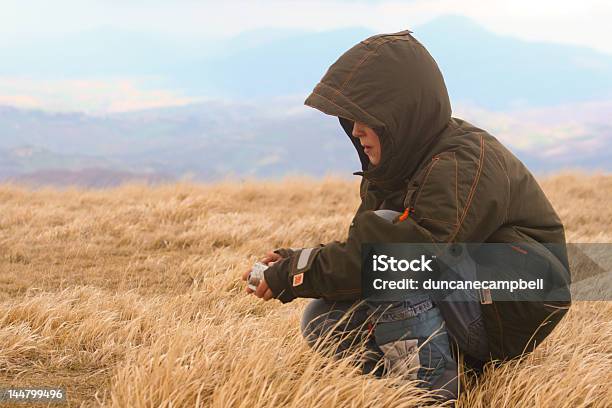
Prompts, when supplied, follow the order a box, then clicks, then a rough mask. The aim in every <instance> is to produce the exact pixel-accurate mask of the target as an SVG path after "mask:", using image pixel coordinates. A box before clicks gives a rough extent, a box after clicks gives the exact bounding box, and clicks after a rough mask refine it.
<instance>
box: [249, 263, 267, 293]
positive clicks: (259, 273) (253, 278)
mask: <svg viewBox="0 0 612 408" xmlns="http://www.w3.org/2000/svg"><path fill="white" fill-rule="evenodd" d="M266 269H268V265H266V264H263V263H261V262H255V265H253V269H251V273H249V279H248V280H247V282H248V287H249V289H251V290H255V289H257V285H259V282H261V280H262V279H263V278H264V271H265V270H266Z"/></svg>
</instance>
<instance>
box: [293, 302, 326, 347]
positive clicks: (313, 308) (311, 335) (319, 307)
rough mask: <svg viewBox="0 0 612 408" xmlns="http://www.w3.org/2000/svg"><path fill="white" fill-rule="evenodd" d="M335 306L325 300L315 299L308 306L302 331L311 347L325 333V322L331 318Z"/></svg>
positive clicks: (303, 319)
mask: <svg viewBox="0 0 612 408" xmlns="http://www.w3.org/2000/svg"><path fill="white" fill-rule="evenodd" d="M332 309H333V304H332V303H330V302H327V301H326V300H324V299H314V300H312V301H310V303H308V304H307V305H306V308H305V309H304V313H303V314H302V321H301V324H300V329H301V332H302V336H303V337H304V339H305V340H306V342H307V343H308V345H309V346H311V347H312V346H313V345H314V344H315V343H316V341H317V339H318V338H319V337H320V336H321V334H322V332H323V325H324V324H325V321H326V320H328V319H329V318H330V316H329V315H330V312H331V310H332Z"/></svg>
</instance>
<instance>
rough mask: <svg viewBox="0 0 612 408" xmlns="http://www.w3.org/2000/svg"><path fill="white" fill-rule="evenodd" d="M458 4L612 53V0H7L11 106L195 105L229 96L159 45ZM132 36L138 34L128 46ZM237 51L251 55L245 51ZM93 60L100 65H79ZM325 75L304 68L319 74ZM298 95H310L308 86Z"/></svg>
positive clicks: (207, 46)
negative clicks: (189, 81) (194, 82)
mask: <svg viewBox="0 0 612 408" xmlns="http://www.w3.org/2000/svg"><path fill="white" fill-rule="evenodd" d="M448 14H454V15H460V16H465V17H468V18H469V19H471V20H472V21H474V22H475V23H477V24H478V25H480V26H482V27H484V28H486V29H487V30H488V31H491V32H492V33H496V34H501V35H506V36H511V37H513V38H516V39H523V40H528V41H539V42H550V43H551V44H552V43H560V44H566V45H570V44H572V45H577V46H582V47H589V48H592V49H595V50H598V51H599V52H604V53H607V54H609V55H612V41H610V39H612V24H610V23H609V22H610V21H612V1H609V0H584V1H580V2H578V1H559V0H557V1H552V0H515V1H499V0H462V1H456V0H410V1H386V0H380V1H342V0H292V1H277V0H269V1H253V0H251V1H223V2H220V1H191V0H174V1H160V0H56V1H48V0H31V1H28V0H4V1H3V2H2V12H1V13H0V54H2V55H3V56H4V58H5V60H4V61H3V67H0V105H12V106H19V107H26V108H41V109H48V110H64V111H70V110H82V111H86V112H102V113H103V112H116V111H126V110H135V109H144V108H151V107H159V106H168V105H183V104H187V103H191V102H196V101H201V100H204V99H206V98H207V97H209V96H211V97H215V98H216V97H218V96H219V95H208V94H205V93H201V94H197V95H194V94H193V93H189V92H185V91H184V89H180V87H176V86H175V84H170V83H169V81H166V79H167V78H165V77H164V76H163V75H160V74H159V72H160V70H161V71H163V69H166V68H167V67H162V68H160V69H158V70H157V71H155V72H153V73H151V69H149V68H150V65H147V64H150V62H151V61H150V60H148V59H147V58H149V57H150V56H151V55H153V56H154V55H155V54H156V52H157V50H158V49H163V50H165V52H167V54H164V55H163V58H167V59H169V60H171V59H172V57H173V53H174V50H175V49H176V50H178V49H179V48H182V49H180V50H179V51H180V52H181V53H182V54H181V58H183V60H182V63H184V64H187V63H186V62H185V61H184V60H185V56H187V57H188V58H191V56H193V59H194V62H193V63H192V64H191V65H190V69H191V70H192V71H196V72H197V71H198V70H199V69H200V67H203V65H205V64H206V61H202V58H205V57H206V56H207V53H210V52H211V50H214V49H215V48H216V47H217V48H218V46H219V44H221V45H220V46H221V47H226V46H227V40H228V39H229V38H232V37H235V36H237V35H240V34H241V33H243V32H246V31H250V32H252V30H259V33H260V34H261V33H263V34H264V35H265V33H270V35H272V33H274V32H276V31H279V30H280V31H281V32H282V30H287V29H291V30H300V31H304V32H307V31H308V32H327V31H332V30H339V29H343V28H349V27H350V28H353V29H355V28H360V29H363V30H366V31H368V32H372V33H373V32H393V31H399V30H403V29H406V28H414V27H418V26H422V25H423V24H425V23H427V22H429V21H431V20H432V19H435V18H437V17H440V16H442V15H448ZM125 36H129V37H130V38H129V41H131V42H128V41H126V42H124V47H121V44H122V41H123V40H122V38H123V37H125ZM281 36H282V34H281ZM450 41H452V39H451V40H450ZM117 44H119V46H117ZM317 44H325V41H321V42H320V43H317ZM343 44H344V43H343ZM336 46H337V47H339V46H340V45H336ZM474 46H475V47H478V45H477V44H475V45H474ZM71 47H72V48H71ZM130 47H131V48H130ZM186 47H187V49H185V48H186ZM322 47H323V46H321V48H322ZM119 48H126V49H123V50H119ZM447 48H448V46H447ZM217 51H218V50H217ZM235 51H236V50H235V49H234V52H235ZM325 51H326V50H321V53H324V52H325ZM339 51H340V49H334V50H333V53H337V52H339ZM177 52H178V51H177ZM327 52H329V50H327ZM88 53H89V54H88ZM141 54H142V57H141ZM166 55H168V57H167V56H166ZM130 57H131V58H130ZM580 58H581V59H580V61H579V62H580V64H587V65H589V64H590V65H593V64H595V65H597V64H602V62H601V61H600V60H599V59H597V58H592V57H590V56H589V57H585V58H583V57H580ZM113 60H115V61H113ZM117 61H123V62H124V64H123V66H122V67H121V68H117V67H116V66H115V67H114V70H111V69H107V68H106V65H112V64H113V63H114V62H117ZM236 61H237V62H238V64H240V59H239V58H237V59H236ZM158 62H159V61H155V63H158ZM171 62H172V61H170V63H171ZM330 62H331V61H330ZM107 63H108V64H107ZM96 64H97V65H96ZM126 64H127V65H128V66H126ZM83 65H87V66H88V68H87V69H81V70H79V68H81V66H83ZM115 65H117V64H115ZM603 66H604V68H603V69H608V68H607V67H608V65H605V64H604V65H603ZM204 68H205V67H204ZM595 68H596V67H595ZM322 69H323V67H317V70H322ZM470 69H471V68H470ZM169 70H170V68H168V72H169ZM311 71H312V70H311ZM84 72H85V73H84ZM455 72H456V71H455ZM455 72H452V73H451V74H455ZM41 73H43V74H47V75H41ZM172 74H173V75H175V76H182V77H185V76H187V74H188V73H187V72H182V71H180V70H179V71H176V70H175V71H173V72H172ZM320 74H322V72H318V71H317V72H308V73H303V76H306V75H308V76H313V78H310V77H309V80H311V81H315V80H316V78H317V76H319V75H320ZM169 76H170V75H168V77H169ZM253 83H254V84H255V82H253ZM254 86H256V85H254ZM189 89H191V88H189ZM300 92H302V90H301V91H300ZM294 96H296V100H298V99H299V98H301V97H302V96H303V95H302V94H301V93H300V94H299V95H294Z"/></svg>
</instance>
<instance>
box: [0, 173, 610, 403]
mask: <svg viewBox="0 0 612 408" xmlns="http://www.w3.org/2000/svg"><path fill="white" fill-rule="evenodd" d="M542 185H543V187H544V189H545V190H546V192H547V193H548V195H549V197H550V199H551V201H552V202H553V204H554V205H555V207H556V209H557V210H558V212H559V214H560V215H561V217H562V218H563V220H564V222H565V225H566V229H567V236H568V240H569V241H571V242H612V236H611V235H610V231H612V228H611V227H612V207H611V206H610V204H609V203H610V202H612V176H607V175H595V176H592V175H584V174H576V173H567V174H561V175H558V176H555V177H552V178H547V179H545V180H543V181H542ZM357 188H358V185H357V184H355V183H353V182H348V181H343V180H340V179H333V178H329V179H325V180H323V181H313V180H307V179H298V178H294V179H287V180H285V181H283V182H277V183H274V182H259V181H257V182H256V181H251V182H247V183H229V182H228V183H218V184H214V185H195V184H174V185H167V186H159V187H146V186H136V185H132V186H124V187H121V188H117V189H112V190H105V191H81V190H64V191H58V190H52V189H45V190H38V191H30V190H27V189H23V188H19V187H16V186H10V185H4V186H0V302H1V304H0V386H7V385H13V386H36V385H38V386H41V385H47V386H51V385H58V386H59V385H62V386H65V387H66V388H67V390H68V399H69V405H70V406H98V405H104V406H114V407H128V406H130V407H158V406H165V407H170V406H172V407H181V406H198V405H200V406H214V407H226V406H242V407H249V408H252V407H260V406H261V407H263V406H296V407H298V406H299V407H315V406H326V407H333V406H354V407H360V406H405V407H409V406H419V405H422V404H423V403H424V401H426V400H427V396H426V395H423V394H422V393H419V391H417V390H416V389H415V388H414V387H413V386H411V385H405V386H398V385H397V384H394V383H393V381H392V380H376V379H373V378H370V377H366V376H361V375H359V374H358V372H357V371H356V369H355V368H353V367H352V366H351V365H350V364H348V363H347V362H334V361H332V360H330V359H327V358H325V357H323V356H321V355H319V354H317V353H313V352H312V351H311V350H309V349H308V347H307V346H306V344H305V343H304V342H303V341H302V339H301V336H300V334H299V328H298V327H299V319H300V312H301V310H302V308H303V307H304V305H305V304H306V302H307V301H306V300H297V301H295V302H293V303H290V304H287V305H281V304H279V303H277V302H276V301H271V302H267V303H263V302H261V301H259V300H258V299H256V298H254V297H252V296H248V295H246V294H245V293H244V292H243V282H242V281H240V279H239V275H240V274H241V272H242V271H243V270H244V269H245V268H247V267H248V266H249V265H250V264H251V263H252V262H253V261H255V260H256V258H258V257H259V256H261V255H262V254H263V253H264V252H266V251H268V250H270V249H273V248H276V247H281V246H307V245H310V244H318V243H321V242H328V241H331V240H335V239H338V240H342V239H343V238H344V236H345V233H346V229H347V227H348V223H349V222H350V220H351V217H352V216H353V214H354V211H355V209H356V208H357V204H358V192H357V191H358V190H357ZM611 383H612V303H610V302H590V303H586V302H582V303H576V304H575V305H574V306H573V308H572V309H571V311H570V312H569V314H568V315H567V316H566V318H565V319H564V321H563V322H562V324H561V325H560V326H559V327H558V328H557V329H556V330H555V332H554V333H553V334H552V335H551V336H550V337H549V338H548V339H547V340H546V342H545V343H544V344H542V346H541V347H540V348H538V350H537V351H536V352H535V353H533V354H531V355H529V356H528V357H526V358H524V359H523V360H522V361H519V362H512V363H509V364H505V365H503V366H501V367H498V368H495V369H492V370H489V371H487V372H486V373H485V375H484V376H483V377H482V378H481V379H479V383H478V384H476V383H472V384H470V385H469V386H468V387H467V389H466V391H465V393H464V394H463V395H462V397H461V399H460V401H459V403H458V406H461V407H468V406H469V407H499V406H508V407H514V406H546V407H548V406H550V407H598V406H599V407H605V406H611V405H612V391H611V387H610V384H611Z"/></svg>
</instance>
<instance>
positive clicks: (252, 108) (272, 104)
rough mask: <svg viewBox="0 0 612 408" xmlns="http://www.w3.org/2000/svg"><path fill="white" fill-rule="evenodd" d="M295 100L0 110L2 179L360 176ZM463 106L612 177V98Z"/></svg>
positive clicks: (551, 164)
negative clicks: (508, 108) (541, 105)
mask: <svg viewBox="0 0 612 408" xmlns="http://www.w3.org/2000/svg"><path fill="white" fill-rule="evenodd" d="M300 103H301V100H285V99H283V100H272V99H271V100H267V101H265V103H261V104H257V103H230V102H227V101H218V102H214V101H210V102H207V103H202V104H196V105H189V106H185V107H177V108H164V109H153V110H147V111H141V112H132V113H123V114H114V115H106V116H91V115H85V114H72V113H68V114H62V113H48V112H42V111H31V110H21V109H15V108H0V134H1V135H2V137H1V138H0V180H3V179H4V180H6V179H8V178H13V179H15V178H16V177H17V178H18V179H23V180H26V179H27V180H30V181H32V180H41V182H42V181H44V182H52V181H53V178H54V177H57V179H58V183H59V184H65V183H64V181H63V180H66V179H70V180H77V181H79V180H83V182H82V183H79V184H84V185H92V184H95V183H96V181H95V178H94V179H93V180H92V179H91V177H90V176H91V174H92V171H91V169H92V168H95V172H94V174H96V175H98V176H99V177H102V176H100V175H101V174H102V173H103V172H105V171H106V172H108V177H113V176H117V177H118V179H119V180H124V179H126V177H128V176H129V177H132V178H138V179H146V180H151V181H156V180H168V179H179V178H182V177H185V176H188V177H191V178H194V179H196V180H204V181H210V180H217V179H220V178H223V177H226V176H232V177H251V176H253V177H264V178H278V177H282V176H284V175H286V174H291V173H294V174H309V175H313V176H322V175H324V174H326V173H336V174H341V175H342V174H344V175H347V176H350V175H351V173H352V172H353V171H356V170H359V169H360V165H359V162H358V160H357V155H356V153H355V150H354V148H353V146H352V144H351V143H350V141H349V140H348V138H347V136H346V134H345V133H344V132H343V131H342V130H341V128H340V126H339V125H338V121H337V119H336V118H334V117H329V116H327V115H324V114H322V113H320V112H318V111H316V110H314V109H310V108H307V107H303V106H300ZM459 108H460V109H458V112H457V114H458V116H459V117H462V118H464V119H466V120H468V121H470V122H472V123H473V124H474V125H476V126H479V127H482V128H484V129H486V130H487V131H489V132H490V133H492V134H493V135H494V136H497V137H498V138H499V139H500V140H501V141H502V142H503V143H505V144H506V145H507V146H508V147H509V148H510V149H511V150H513V151H514V153H515V154H517V156H518V157H519V158H520V159H521V160H523V161H524V162H525V163H526V164H527V165H528V166H529V167H530V168H531V169H532V170H534V171H535V172H549V171H556V170H559V169H563V168H583V169H591V170H607V171H612V153H611V152H610V149H609V146H610V145H612V123H611V122H610V117H609V112H610V111H611V110H612V102H610V103H600V104H594V103H593V104H584V105H581V104H576V105H570V106H566V107H557V108H546V109H541V110H527V111H513V112H492V111H486V110H482V109H470V108H469V107H463V108H462V107H459ZM79 172H84V173H83V174H82V175H81V176H77V175H76V174H77V173H79ZM46 173H48V174H49V175H48V176H44V177H43V175H44V174H46ZM68 175H70V176H68ZM104 177H106V176H104ZM111 184H112V183H111Z"/></svg>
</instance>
